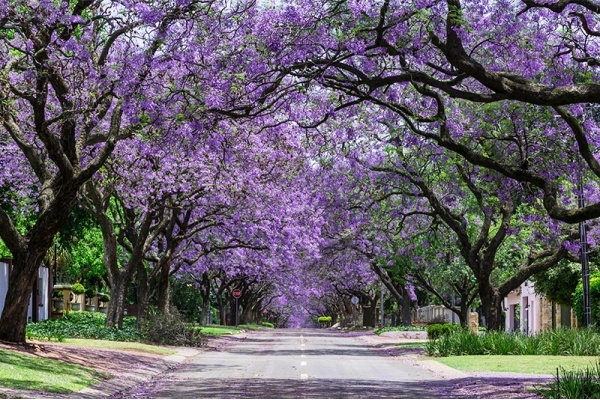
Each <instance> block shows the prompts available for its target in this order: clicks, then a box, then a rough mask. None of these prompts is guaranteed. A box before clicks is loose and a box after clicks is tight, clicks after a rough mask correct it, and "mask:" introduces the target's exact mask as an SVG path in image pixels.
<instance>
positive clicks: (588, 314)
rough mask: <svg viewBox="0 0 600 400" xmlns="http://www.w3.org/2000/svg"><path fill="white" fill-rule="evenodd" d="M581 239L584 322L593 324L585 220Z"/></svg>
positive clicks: (580, 199) (581, 176)
mask: <svg viewBox="0 0 600 400" xmlns="http://www.w3.org/2000/svg"><path fill="white" fill-rule="evenodd" d="M578 186H579V201H578V203H579V204H578V205H579V208H583V207H584V206H585V200H584V198H583V171H581V173H580V175H579V185H578ZM579 240H580V243H581V280H582V283H583V324H584V326H590V325H591V324H592V307H591V304H590V265H589V262H588V247H587V230H586V227H585V222H583V221H582V222H580V223H579Z"/></svg>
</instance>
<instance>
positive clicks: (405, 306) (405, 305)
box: [398, 284, 412, 326]
mask: <svg viewBox="0 0 600 400" xmlns="http://www.w3.org/2000/svg"><path fill="white" fill-rule="evenodd" d="M398 291H399V292H401V293H402V301H401V302H399V303H398V308H399V309H400V310H399V311H400V317H401V323H402V325H404V326H409V325H410V324H411V322H412V321H411V320H410V319H411V316H410V293H409V292H408V289H407V288H406V284H404V285H403V286H401V287H400V288H398Z"/></svg>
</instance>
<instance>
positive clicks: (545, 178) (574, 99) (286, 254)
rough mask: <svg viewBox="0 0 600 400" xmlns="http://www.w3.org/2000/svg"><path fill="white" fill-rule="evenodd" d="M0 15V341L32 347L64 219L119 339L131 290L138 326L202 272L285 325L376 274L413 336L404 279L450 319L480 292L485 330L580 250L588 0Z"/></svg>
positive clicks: (586, 212)
mask: <svg viewBox="0 0 600 400" xmlns="http://www.w3.org/2000/svg"><path fill="white" fill-rule="evenodd" d="M0 10H1V11H0V32H1V33H2V34H1V36H0V46H1V51H0V54H1V56H0V65H2V68H3V72H2V75H1V77H0V120H1V121H2V130H1V135H2V136H1V138H2V139H1V141H0V143H1V145H2V149H3V155H4V157H3V160H4V161H2V172H1V175H0V186H1V187H2V207H1V208H0V224H1V225H2V229H1V230H0V237H1V239H2V241H3V243H4V245H5V246H6V247H7V249H8V251H9V252H10V254H11V256H12V257H13V263H14V273H13V274H11V277H10V283H9V292H8V294H7V298H6V306H5V308H4V311H3V313H2V316H1V317H0V339H2V340H10V341H23V340H24V338H25V316H26V310H27V303H28V301H29V296H28V293H29V288H31V287H33V284H34V281H35V273H36V270H37V267H38V266H39V265H40V264H41V263H42V262H43V259H44V257H45V256H46V255H47V253H48V250H49V249H50V248H51V246H52V244H53V242H54V239H55V237H56V235H57V234H58V232H60V231H61V229H63V228H64V227H65V226H66V224H67V222H68V218H69V216H70V215H71V214H72V210H73V209H74V208H75V207H82V209H83V210H84V211H85V213H86V215H89V216H91V217H92V218H93V221H94V222H93V224H94V226H95V227H96V229H99V231H100V234H101V235H100V236H101V237H102V249H103V250H102V258H103V262H102V264H103V267H104V269H105V271H106V283H107V284H108V285H109V286H110V290H111V295H112V301H111V309H110V310H109V313H108V317H107V324H108V325H109V326H119V325H120V324H121V322H122V318H123V306H124V304H125V295H126V290H127V288H128V287H129V285H130V284H131V283H132V282H133V281H134V279H135V286H136V291H137V301H138V303H139V305H140V309H141V315H142V316H144V315H147V313H148V310H149V306H150V302H151V301H154V299H156V306H157V307H158V309H159V310H162V311H163V312H167V311H168V305H169V304H170V300H169V298H170V291H169V282H170V277H172V276H174V275H177V274H178V275H179V276H183V275H185V274H189V275H191V276H192V277H193V279H194V280H195V281H197V282H200V283H199V284H200V286H201V287H203V288H204V289H202V290H204V298H207V293H208V292H209V291H207V288H208V287H209V286H211V287H214V283H210V284H207V283H206V282H211V281H212V280H213V279H218V282H227V281H232V280H236V279H240V282H245V283H244V284H250V283H253V284H254V283H255V282H256V284H257V285H259V286H257V287H260V285H264V288H269V289H264V293H268V295H267V294H265V295H264V296H263V297H262V298H263V299H264V300H265V302H266V304H274V303H273V301H275V300H269V298H273V299H277V300H276V302H277V304H278V305H279V306H280V309H282V310H284V309H285V310H287V311H286V312H287V313H288V315H289V316H290V318H291V319H294V318H296V319H298V318H301V317H300V315H305V314H307V313H309V312H311V313H317V312H319V311H320V310H316V309H315V307H317V305H318V304H319V302H320V300H319V299H324V298H325V294H327V293H333V292H336V291H337V292H340V291H342V292H344V291H345V292H346V293H359V292H361V291H362V292H363V293H367V292H365V291H364V290H365V287H366V286H368V285H369V284H373V283H376V282H382V283H383V284H384V285H385V287H386V288H387V290H389V291H390V293H391V294H392V295H393V296H394V298H395V299H396V300H397V302H398V304H399V305H401V306H400V307H399V308H400V309H401V310H402V311H401V315H402V318H403V320H404V321H405V322H409V320H408V318H409V313H408V310H409V304H410V298H411V291H413V290H414V289H413V288H414V286H415V285H418V286H419V287H421V288H424V289H427V290H429V291H430V292H431V293H433V294H434V295H435V296H437V297H438V298H439V300H440V301H441V302H445V304H447V305H449V306H451V307H453V305H452V304H450V303H448V298H449V296H448V294H449V293H450V292H451V291H454V292H455V294H456V296H458V297H459V298H460V299H461V302H460V304H461V307H460V309H458V308H457V309H456V311H458V313H459V315H460V316H461V319H462V320H463V322H464V320H465V317H466V311H467V310H468V307H469V306H470V305H471V304H472V303H473V302H474V301H475V299H476V298H479V300H480V302H481V307H482V312H483V314H484V316H485V318H486V322H487V323H488V326H489V327H490V328H491V329H498V328H499V327H500V323H501V314H502V309H501V302H502V299H503V298H504V296H506V295H507V294H508V293H509V292H510V291H511V290H513V289H515V288H517V287H518V286H519V285H520V284H521V283H522V282H524V281H525V280H527V279H529V278H531V277H533V276H534V275H535V274H537V273H540V272H543V271H545V270H548V269H549V268H551V267H553V266H554V265H556V264H557V263H559V262H560V261H561V260H575V259H577V257H578V251H579V247H578V239H579V231H577V230H574V229H573V226H572V225H570V224H572V223H576V222H580V221H588V220H593V219H594V218H596V217H598V215H599V214H600V200H599V199H598V197H597V194H598V185H597V182H598V177H600V166H598V161H597V159H596V141H597V132H598V127H597V116H596V112H595V105H596V104H597V103H598V101H599V99H598V84H597V66H598V62H597V54H596V53H597V45H596V43H597V40H598V36H599V35H598V33H597V28H596V24H597V22H596V21H597V13H598V10H597V7H595V6H594V5H593V4H588V3H586V2H580V1H577V2H572V3H571V2H569V1H562V2H559V3H556V4H552V3H547V2H540V3H539V4H538V3H536V2H535V1H534V0H524V1H523V2H522V3H517V2H504V1H494V2H488V3H486V4H480V2H476V1H466V0H463V1H461V0H425V1H418V2H403V1H392V0H383V1H379V2H363V1H354V0H352V1H331V0H314V1H302V2H298V3H286V4H277V5H273V6H269V5H265V4H262V3H261V4H256V3H254V2H252V1H250V2H236V3H235V4H234V5H231V4H228V3H227V2H220V1H218V0H202V1H195V0H188V1H183V2H177V3H172V2H162V1H152V2H147V3H145V2H142V3H136V4H132V3H130V2H113V3H111V4H110V6H109V5H106V4H104V3H102V2H100V1H93V0H90V1H87V0H81V1H76V2H63V3H52V4H49V3H40V4H38V3H35V4H33V3H30V2H28V1H25V0H22V1H16V2H15V1H14V0H11V1H9V2H5V4H2V5H0ZM577 177H581V179H583V180H584V181H585V182H586V183H585V185H584V186H583V193H581V190H580V189H577ZM577 195H581V196H583V197H585V199H586V201H587V203H588V205H582V204H581V203H579V204H578V203H577V201H576V200H577V199H576V196H577ZM589 226H590V232H589V240H590V241H591V244H593V242H594V241H595V237H596V236H595V233H596V229H597V227H596V225H595V224H594V223H593V222H592V223H590V224H589ZM88 231H89V230H88ZM433 267H435V268H433ZM216 276H219V278H214V277H216ZM212 282H214V281H212ZM227 287H228V288H229V289H231V288H232V287H234V286H232V285H231V284H229V285H228V286H227ZM229 289H223V290H229ZM256 291H257V292H261V291H262V289H256ZM362 297H363V298H365V299H367V297H369V296H367V295H365V296H362ZM412 297H414V296H412ZM365 301H367V300H365ZM321 303H322V302H321ZM257 304H260V302H257ZM205 308H206V307H205ZM250 308H251V307H250ZM259 309H261V307H256V312H257V313H258V310H259ZM291 310H293V311H291ZM261 311H262V310H261ZM302 318H303V317H302ZM295 322H300V321H295ZM290 323H291V322H290Z"/></svg>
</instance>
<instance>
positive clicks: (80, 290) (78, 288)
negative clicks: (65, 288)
mask: <svg viewBox="0 0 600 400" xmlns="http://www.w3.org/2000/svg"><path fill="white" fill-rule="evenodd" d="M71 291H72V292H73V293H75V294H77V295H79V294H84V293H85V288H84V287H83V285H82V284H81V283H79V282H78V283H74V284H73V286H71Z"/></svg>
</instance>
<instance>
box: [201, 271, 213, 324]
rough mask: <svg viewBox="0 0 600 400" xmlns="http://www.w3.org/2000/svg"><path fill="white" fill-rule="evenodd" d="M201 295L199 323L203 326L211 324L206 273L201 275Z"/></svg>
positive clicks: (208, 281) (208, 282) (208, 286)
mask: <svg viewBox="0 0 600 400" xmlns="http://www.w3.org/2000/svg"><path fill="white" fill-rule="evenodd" d="M200 290H201V294H202V310H201V313H200V322H201V324H202V325H204V324H212V321H209V319H210V279H209V277H208V273H206V272H205V273H204V274H202V287H201V288H200Z"/></svg>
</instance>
